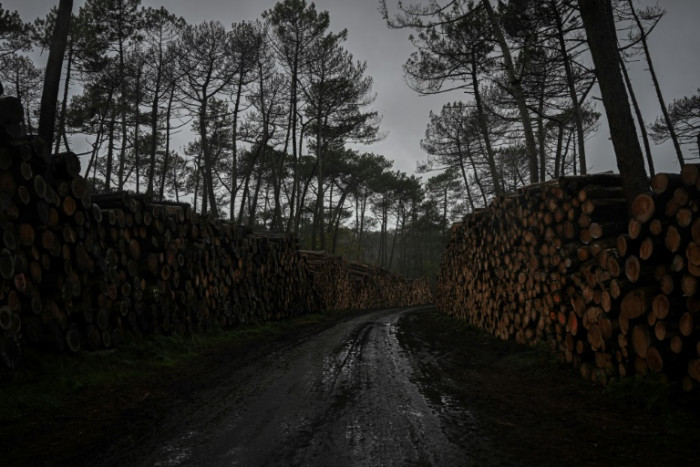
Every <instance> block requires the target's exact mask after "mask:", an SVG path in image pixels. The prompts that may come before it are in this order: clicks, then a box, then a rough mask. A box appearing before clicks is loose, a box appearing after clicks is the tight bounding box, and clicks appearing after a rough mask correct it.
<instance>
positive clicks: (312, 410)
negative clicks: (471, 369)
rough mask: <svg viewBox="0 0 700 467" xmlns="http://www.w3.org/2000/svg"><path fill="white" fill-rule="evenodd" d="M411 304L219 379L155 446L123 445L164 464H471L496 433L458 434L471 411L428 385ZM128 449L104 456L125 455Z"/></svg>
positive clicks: (148, 461) (135, 458)
mask: <svg viewBox="0 0 700 467" xmlns="http://www.w3.org/2000/svg"><path fill="white" fill-rule="evenodd" d="M411 310H412V309H401V310H399V309H392V310H383V311H378V312H374V313H370V314H366V315H363V316H360V317H357V318H354V319H352V320H349V321H345V322H341V323H339V324H337V325H335V326H334V327H332V328H330V329H327V330H326V331H324V332H322V333H319V334H316V335H312V336H310V337H307V338H305V339H303V340H301V341H299V342H297V343H295V344H293V345H290V346H288V347H287V348H284V349H281V350H278V351H275V352H273V353H271V354H269V355H267V356H265V357H263V358H261V359H260V360H258V361H256V362H254V363H252V364H250V365H248V366H245V367H243V368H239V369H237V370H234V371H233V372H232V374H230V375H229V377H228V378H227V379H226V380H225V381H218V382H214V381H212V384H216V387H213V388H211V389H209V390H205V391H203V392H202V393H200V394H197V395H196V397H195V398H194V399H193V400H192V401H191V402H190V404H189V405H188V406H187V407H181V408H180V410H179V411H178V413H176V414H172V415H170V416H169V417H168V419H166V420H165V421H164V422H163V424H162V427H163V430H162V436H161V437H158V436H156V437H155V438H154V439H153V440H151V441H150V444H151V446H150V447H149V448H148V449H144V450H142V452H141V453H140V454H136V453H134V452H131V453H130V454H127V453H122V455H124V456H126V457H129V462H130V463H131V464H135V465H159V466H181V465H182V466H189V465H210V466H216V465H227V466H228V465H468V464H471V462H470V453H472V452H475V451H482V452H483V450H484V448H485V446H484V445H485V444H486V443H488V441H486V440H485V439H484V438H483V437H481V436H478V435H477V436H471V437H470V440H469V444H465V443H464V439H461V441H462V442H460V443H456V440H458V439H459V438H460V437H457V436H453V435H450V430H453V422H454V420H461V421H462V424H461V426H460V427H459V428H460V430H461V431H462V432H464V430H465V426H464V421H465V420H466V421H469V420H471V418H470V416H469V414H468V413H465V412H464V409H463V408H461V407H460V406H459V405H457V404H451V403H449V396H448V395H444V397H443V398H442V400H441V403H438V404H436V403H435V402H434V400H435V398H434V397H426V396H425V395H424V394H425V392H426V391H425V390H424V388H422V387H421V386H420V384H419V383H418V381H420V380H424V376H425V375H422V374H419V370H418V365H416V362H415V358H417V357H418V356H416V355H412V354H409V353H408V352H406V350H405V349H404V348H403V347H402V346H401V344H400V343H399V337H398V332H399V331H398V327H397V323H398V321H399V319H400V318H401V317H402V316H403V315H404V314H406V313H408V312H410V311H411ZM428 357H429V356H428ZM467 431H469V432H471V433H473V434H478V430H477V428H476V427H470V429H468V430H467ZM118 454H119V453H114V452H113V453H111V458H109V459H103V464H104V465H114V464H115V463H119V462H120V459H119V458H120V457H121V456H119V455H118ZM140 455H143V456H144V457H139V456H140ZM121 460H126V459H124V458H122V459H121Z"/></svg>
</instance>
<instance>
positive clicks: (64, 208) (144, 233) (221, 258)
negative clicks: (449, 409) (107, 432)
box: [0, 97, 430, 368]
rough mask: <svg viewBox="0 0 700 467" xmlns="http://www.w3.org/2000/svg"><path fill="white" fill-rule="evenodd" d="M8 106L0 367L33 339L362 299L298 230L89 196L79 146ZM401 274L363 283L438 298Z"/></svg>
mask: <svg viewBox="0 0 700 467" xmlns="http://www.w3.org/2000/svg"><path fill="white" fill-rule="evenodd" d="M17 109H19V110H17ZM0 115H3V119H2V121H0V225H1V226H2V244H1V245H0V356H1V357H2V360H3V362H4V365H0V367H2V366H5V367H8V368H15V367H17V366H18V365H19V364H20V363H21V359H22V353H23V351H22V349H23V347H24V346H32V347H37V348H43V349H46V350H50V351H59V352H63V351H66V352H77V351H79V350H80V349H88V350H97V349H104V348H111V347H114V346H117V345H118V344H119V343H120V342H121V341H122V340H124V339H125V338H126V337H128V338H139V337H141V336H144V335H152V334H173V333H177V334H185V333H191V332H198V331H204V330H207V329H211V328H220V327H230V326H237V325H239V324H246V323H255V322H261V321H266V320H273V319H282V318H287V317H293V316H298V315H301V314H303V313H309V312H315V311H320V310H323V309H345V308H350V307H355V308H363V307H362V306H359V305H360V301H358V300H356V299H355V298H354V295H353V293H354V290H353V289H352V286H351V281H350V276H351V274H352V273H351V270H350V268H349V267H348V266H347V264H346V263H345V262H344V261H343V260H341V259H339V258H336V259H332V260H327V259H324V260H323V263H324V265H325V266H323V268H322V269H323V272H322V273H321V274H319V272H318V271H319V269H318V265H317V264H314V261H315V259H314V258H312V257H311V256H310V255H307V254H299V253H298V251H297V250H298V246H297V241H296V240H295V239H294V238H292V237H291V236H289V235H285V234H270V233H254V232H251V231H250V230H247V229H245V228H240V227H234V226H231V225H230V224H226V223H223V222H218V221H210V220H207V219H203V218H200V217H199V216H197V215H196V214H195V213H193V212H192V211H191V210H190V209H189V206H188V205H186V204H182V203H173V202H167V201H166V202H159V203H154V202H151V201H150V200H149V199H148V198H146V197H145V196H143V195H135V194H129V193H125V192H119V193H105V194H96V195H91V194H90V190H89V184H88V182H87V181H86V180H85V179H84V178H83V177H82V176H81V175H80V162H79V160H78V158H77V156H76V155H75V154H73V153H63V154H58V155H54V156H51V158H45V157H44V156H42V154H43V153H44V148H43V143H42V142H41V140H40V139H38V138H36V137H26V136H23V135H22V134H21V128H20V126H19V124H20V122H21V119H22V115H21V106H18V102H17V101H16V99H14V98H7V97H2V98H0ZM378 283H379V282H378ZM396 283H397V284H398V285H397V286H396V287H394V286H393V284H392V283H391V280H387V281H385V282H382V284H383V286H384V290H382V291H380V292H374V293H367V292H365V291H364V289H362V293H363V294H366V296H367V297H370V298H372V299H373V300H374V302H379V301H381V302H382V303H385V302H386V303H389V302H388V301H382V300H378V299H377V297H379V296H382V297H384V295H387V294H389V295H391V296H393V297H394V298H396V300H395V302H396V303H397V304H396V305H394V304H393V303H394V302H392V306H399V305H398V303H399V301H400V303H401V304H413V303H411V302H410V299H409V297H413V298H414V299H415V300H418V298H420V299H421V301H420V303H422V302H423V301H430V300H429V298H427V296H428V295H429V293H425V294H424V295H421V294H418V293H413V295H410V294H409V293H408V292H406V291H407V290H408V288H410V287H408V286H407V285H406V284H407V282H406V281H404V280H402V279H399V280H397V282H396ZM415 283H416V284H418V283H419V282H417V281H416V282H415ZM411 284H412V283H411ZM414 288H415V287H414ZM395 290H400V291H401V292H396V291H395ZM421 290H424V291H429V289H428V287H427V284H424V287H423V289H421ZM363 296H364V295H363ZM399 297H400V300H398V298H399ZM366 301H367V302H368V303H369V302H370V301H371V300H369V299H368V300H366ZM374 302H372V303H374ZM414 303H419V301H416V302H414Z"/></svg>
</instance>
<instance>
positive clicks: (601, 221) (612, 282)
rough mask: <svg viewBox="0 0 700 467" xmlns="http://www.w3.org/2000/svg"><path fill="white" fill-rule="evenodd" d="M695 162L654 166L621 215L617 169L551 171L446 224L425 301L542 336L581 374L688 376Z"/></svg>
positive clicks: (695, 353) (693, 378)
mask: <svg viewBox="0 0 700 467" xmlns="http://www.w3.org/2000/svg"><path fill="white" fill-rule="evenodd" d="M698 172H699V171H698V166H695V165H687V166H685V167H684V168H683V171H682V173H681V174H680V175H678V174H658V175H656V176H655V177H654V178H653V179H652V180H651V186H652V192H651V193H650V194H649V195H647V194H643V195H640V196H639V197H637V199H635V201H634V203H633V205H632V208H631V214H629V213H628V209H627V205H626V203H625V200H624V196H623V193H622V189H621V185H620V180H619V176H617V175H612V174H599V175H591V176H580V177H563V178H561V179H559V180H555V181H552V182H548V183H542V184H538V185H534V186H529V187H525V188H523V189H522V190H520V191H519V193H517V194H516V195H511V196H505V197H501V198H497V199H495V200H494V201H493V203H492V204H491V205H490V206H489V207H488V208H486V209H484V210H482V211H479V212H477V213H474V214H471V215H469V216H467V217H466V218H465V219H464V220H463V222H461V223H458V224H455V225H454V226H453V227H452V233H451V238H450V241H449V244H448V246H447V249H446V251H445V253H444V255H443V259H442V265H441V270H440V275H439V277H438V281H437V286H436V295H435V296H436V303H437V305H438V306H439V308H440V309H441V310H442V311H444V312H445V313H448V314H450V315H454V316H459V317H461V318H463V319H465V320H467V321H468V322H470V323H472V324H475V325H477V326H479V327H481V328H483V329H485V330H486V331H488V332H490V333H492V334H494V335H496V336H498V337H500V338H502V339H515V340H517V341H518V342H521V343H527V344H532V343H536V342H540V341H547V342H549V343H550V344H551V345H552V347H553V348H554V349H555V350H556V351H557V352H559V354H560V355H561V358H562V359H563V360H565V361H567V362H569V363H571V364H572V365H574V366H575V367H576V368H579V369H580V371H581V374H582V375H583V376H584V377H585V378H587V379H591V380H593V381H596V382H599V383H601V384H606V383H607V381H608V380H609V379H610V378H612V377H618V376H627V375H632V374H640V373H641V374H644V373H648V372H652V373H664V374H665V375H667V377H668V378H669V380H670V381H672V382H677V383H680V384H681V385H682V386H683V388H685V389H686V390H691V389H693V387H697V386H698V384H700V319H699V318H700V315H698V313H699V311H700V287H698V278H699V277H700V214H698V206H699V205H700V177H698Z"/></svg>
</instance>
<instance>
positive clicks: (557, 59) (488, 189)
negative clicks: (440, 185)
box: [380, 0, 700, 211]
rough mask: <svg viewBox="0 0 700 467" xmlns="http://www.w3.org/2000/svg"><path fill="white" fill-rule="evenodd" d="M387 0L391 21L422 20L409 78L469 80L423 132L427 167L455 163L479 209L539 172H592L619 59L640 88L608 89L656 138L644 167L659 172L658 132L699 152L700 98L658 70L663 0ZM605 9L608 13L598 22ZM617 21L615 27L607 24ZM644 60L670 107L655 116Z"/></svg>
mask: <svg viewBox="0 0 700 467" xmlns="http://www.w3.org/2000/svg"><path fill="white" fill-rule="evenodd" d="M380 4H381V7H382V8H381V9H382V13H383V15H384V18H385V19H386V21H387V24H388V25H389V26H390V27H394V28H406V29H410V30H412V31H413V34H412V36H411V40H412V42H413V45H414V46H415V52H414V53H413V54H412V55H411V57H410V58H409V59H408V60H407V61H406V63H405V65H404V71H405V74H406V77H407V79H408V83H409V85H410V86H411V87H412V88H413V89H415V90H416V91H417V92H418V93H421V94H437V93H445V92H451V91H454V90H458V91H460V92H463V93H464V94H466V95H467V96H468V97H467V99H466V100H464V101H463V100H459V101H456V102H452V103H449V104H446V105H445V106H444V107H443V108H442V110H441V111H440V112H435V113H431V114H430V121H429V124H428V128H427V132H426V137H425V139H424V140H423V143H422V145H423V149H424V150H425V151H426V152H427V153H428V154H429V156H428V159H427V161H426V163H425V164H424V166H423V167H422V168H423V169H424V170H425V171H430V170H445V173H444V176H445V177H446V178H447V179H449V181H450V182H452V183H453V185H455V186H461V187H462V189H463V190H464V191H465V193H464V199H466V200H467V202H468V207H469V210H470V211H474V209H478V208H480V207H485V206H487V205H488V202H487V200H489V199H490V198H491V197H492V196H501V195H503V194H508V193H513V192H514V191H515V190H516V188H518V187H522V186H523V185H526V184H528V183H537V182H541V181H545V180H549V179H552V178H557V177H560V176H562V175H566V174H574V175H575V174H581V175H583V174H586V172H587V170H588V168H589V162H588V156H587V154H586V148H585V144H584V143H585V140H586V139H587V138H588V137H589V136H590V135H591V134H592V133H593V132H595V131H596V130H597V127H598V120H599V117H600V114H599V113H598V112H597V111H596V109H595V106H594V105H593V101H592V95H591V90H592V89H593V87H594V85H595V84H596V82H600V83H601V87H602V82H607V77H608V76H609V75H612V74H617V73H618V71H619V73H620V74H621V80H622V81H623V87H622V89H621V91H622V94H623V95H624V94H625V93H626V94H629V100H628V99H627V97H626V96H625V97H624V100H623V99H622V98H617V97H616V98H612V99H608V100H609V101H611V102H612V104H611V106H612V107H616V108H621V109H623V110H624V111H627V110H628V109H626V107H627V106H628V102H629V110H630V112H631V111H633V112H634V116H635V118H636V122H634V123H632V127H631V132H632V133H635V125H636V128H637V129H638V130H639V135H637V134H632V136H631V138H632V139H634V140H637V139H638V138H639V140H640V141H641V144H642V145H643V146H644V156H645V157H644V158H643V159H642V157H641V151H640V158H639V163H640V165H642V170H641V171H642V172H643V171H644V170H645V168H644V163H645V162H646V170H647V172H648V175H654V172H655V170H654V161H653V158H652V154H651V145H650V144H649V141H650V137H651V138H653V140H654V141H656V142H663V141H666V140H671V141H673V143H674V148H675V149H674V151H675V155H676V157H677V159H678V161H679V163H680V165H681V166H682V165H683V164H684V161H685V159H687V158H688V157H689V156H690V155H693V156H697V154H698V147H700V146H699V145H700V139H698V138H700V107H698V106H697V100H698V98H697V97H693V98H682V99H678V100H675V101H673V103H671V104H670V105H668V106H667V104H666V102H665V100H664V97H663V93H662V90H661V88H660V84H659V82H658V79H657V76H656V73H655V71H654V63H653V60H652V57H651V54H650V51H649V37H650V35H651V34H652V31H653V30H654V28H655V27H656V26H657V24H658V22H659V21H660V20H661V19H662V18H663V16H664V14H665V13H666V12H665V11H664V10H662V9H661V8H660V7H659V6H658V5H654V6H646V7H644V6H640V5H639V4H638V3H637V2H634V1H633V0H605V1H591V2H589V1H587V0H546V1H540V2H529V1H524V0H509V1H503V2H493V1H488V0H479V1H466V0H462V1H454V2H427V1H426V2H414V3H410V4H406V3H401V2H396V1H387V0H381V2H380ZM591 5H592V6H595V7H596V8H597V10H596V11H595V12H594V13H595V14H594V15H588V23H589V24H588V25H586V24H585V23H586V22H587V18H584V14H585V13H586V11H588V10H591V8H589V7H590V6H591ZM591 17H592V19H593V21H591V20H590V19H591ZM596 20H597V21H600V23H599V24H593V23H594V22H595V21H596ZM608 21H609V24H610V25H611V26H612V24H613V23H614V28H615V29H614V30H612V31H608V30H607V29H608V28H607V25H608V23H607V22H608ZM603 33H605V34H607V36H606V37H604V40H605V42H606V44H605V45H604V46H603V49H608V48H609V47H608V44H612V49H613V50H612V51H611V54H610V56H611V57H612V58H611V61H608V63H609V66H607V67H605V66H601V65H600V64H598V63H595V62H596V60H595V58H596V57H595V55H596V54H594V53H593V52H594V48H595V49H596V50H595V51H597V49H598V48H597V47H595V44H596V43H597V40H596V39H597V38H598V37H601V36H602V34H603ZM591 44H593V45H591ZM591 56H593V59H594V60H593V62H594V63H595V65H596V66H593V64H592V63H591V59H590V58H591ZM634 61H642V62H643V63H644V64H645V68H646V69H647V70H648V71H649V77H650V78H651V83H650V84H653V89H654V90H655V92H656V95H657V97H658V101H659V104H660V110H661V114H662V115H661V117H659V118H658V119H657V120H656V122H655V123H654V124H653V125H649V123H648V122H645V121H644V117H643V115H642V113H641V111H640V109H639V106H638V103H637V99H636V96H635V90H634V89H633V87H632V83H631V81H630V77H629V68H630V64H631V63H632V62H634ZM603 64H605V60H603ZM603 94H605V93H603ZM618 97H621V96H618ZM605 100H606V96H605V95H603V101H605ZM605 107H606V113H607V116H608V120H609V121H610V120H612V121H617V119H616V117H615V116H614V115H611V109H609V108H608V104H607V103H606V104H605ZM613 110H614V109H613ZM616 125H617V124H616ZM611 133H612V134H613V142H615V141H614V139H615V137H616V136H617V135H618V134H621V133H623V131H622V128H621V127H620V125H617V127H616V129H615V130H614V131H613V130H612V128H611ZM616 152H618V149H617V146H616ZM684 152H685V154H684ZM620 157H621V155H620V154H618V161H619V160H620ZM622 157H623V158H629V157H631V156H629V155H628V154H624V155H622ZM634 164H637V161H636V160H635V161H634ZM618 165H619V164H618ZM623 165H625V164H623ZM627 165H631V164H627ZM620 170H621V173H622V172H623V170H622V167H621V168H620ZM622 175H623V177H624V178H630V177H631V175H629V174H622ZM635 175H637V174H635ZM642 178H644V179H646V178H647V177H642ZM445 183H448V182H447V181H445Z"/></svg>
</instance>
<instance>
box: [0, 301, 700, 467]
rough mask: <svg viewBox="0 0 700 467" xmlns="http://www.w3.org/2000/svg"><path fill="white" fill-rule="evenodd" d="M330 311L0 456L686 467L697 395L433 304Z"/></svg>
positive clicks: (89, 401)
mask: <svg viewBox="0 0 700 467" xmlns="http://www.w3.org/2000/svg"><path fill="white" fill-rule="evenodd" d="M326 318H327V319H323V320H314V319H310V320H309V321H308V322H304V321H300V322H299V323H297V324H296V325H294V326H291V327H289V328H287V331H284V332H281V333H272V334H269V333H268V334H264V333H263V334H258V332H260V331H256V329H255V328H251V329H250V330H249V332H250V333H251V335H250V336H249V337H244V336H243V335H241V338H240V342H239V341H234V342H228V343H221V344H218V345H209V346H208V347H207V351H206V352H204V353H199V354H197V356H196V357H193V358H191V359H189V360H186V361H180V363H178V364H176V365H173V366H166V367H160V366H158V367H153V366H151V368H153V369H152V370H150V371H149V372H147V373H144V374H143V375H141V376H139V375H138V374H137V375H134V376H133V377H131V378H126V379H124V380H121V379H119V378H116V379H113V380H110V381H111V383H109V384H101V383H99V382H95V383H93V385H92V386H91V387H90V388H87V389H84V390H81V389H76V390H75V391H73V392H72V394H74V398H72V399H70V400H69V401H67V402H66V403H65V404H64V406H60V407H59V408H54V409H53V410H52V411H51V412H50V413H48V414H47V412H46V411H44V412H39V413H38V414H37V416H34V414H33V413H32V412H28V413H27V416H26V418H25V417H23V418H21V419H19V418H18V419H9V420H8V421H7V423H6V424H4V425H3V426H0V432H2V434H3V436H0V448H1V449H0V451H2V452H3V453H6V454H4V455H5V456H6V457H5V459H9V462H6V464H7V465H13V466H14V465H17V466H24V465H26V466H32V467H33V466H37V465H43V466H71V467H75V466H82V465H85V466H90V467H106V466H109V467H112V466H124V465H129V466H216V465H226V466H230V465H241V466H259V465H304V466H307V465H308V466H347V465H352V466H355V465H358V466H375V465H381V466H384V465H406V466H415V465H434V466H442V465H449V466H460V465H473V466H488V465H506V466H511V465H516V466H517V465H522V466H530V465H537V466H550V465H551V466H560V465H577V466H579V465H580V466H597V465H615V466H630V467H632V466H634V467H640V466H649V467H652V466H654V467H655V466H658V465H674V466H676V465H678V466H685V465H688V466H691V465H692V466H695V465H698V462H697V460H698V454H697V440H698V439H700V400H698V399H697V393H689V394H685V393H681V392H679V388H674V387H669V386H668V384H667V383H665V382H664V381H663V380H661V379H659V378H655V377H654V376H653V375H649V376H648V377H646V378H641V379H627V380H624V381H619V382H617V383H616V384H615V385H612V384H611V387H608V388H607V389H604V388H601V387H599V386H594V385H592V384H590V383H586V382H585V381H583V380H582V379H581V377H580V376H579V375H578V374H577V373H576V372H575V371H573V370H572V369H571V368H570V367H569V366H568V365H562V364H559V363H557V362H556V361H553V360H552V354H551V352H549V350H548V349H547V347H546V346H540V347H535V348H533V347H525V346H521V345H518V344H516V343H514V342H511V341H501V340H498V339H495V338H493V337H492V336H489V335H487V334H485V333H483V332H481V331H479V330H478V329H475V328H473V327H470V326H468V325H466V324H465V323H463V322H461V321H458V320H455V319H453V318H450V317H448V316H445V315H443V314H441V313H439V312H437V311H436V310H435V309H434V308H433V307H423V308H408V309H403V310H383V311H376V312H369V313H367V312H363V313H360V314H358V312H347V313H339V314H332V315H328V316H327V317H326ZM264 336H268V337H264ZM271 336H276V337H271ZM210 344H211V343H210ZM94 358H99V357H94ZM105 358H107V357H105ZM153 358H155V355H154V356H153ZM128 361H129V360H128V359H127V361H126V363H128ZM118 368H119V366H117V367H115V371H117V373H118ZM157 368H159V369H157ZM42 414H43V415H42ZM8 453H9V454H8ZM8 455H9V458H8V457H7V456H8ZM3 465H4V464H3Z"/></svg>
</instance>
